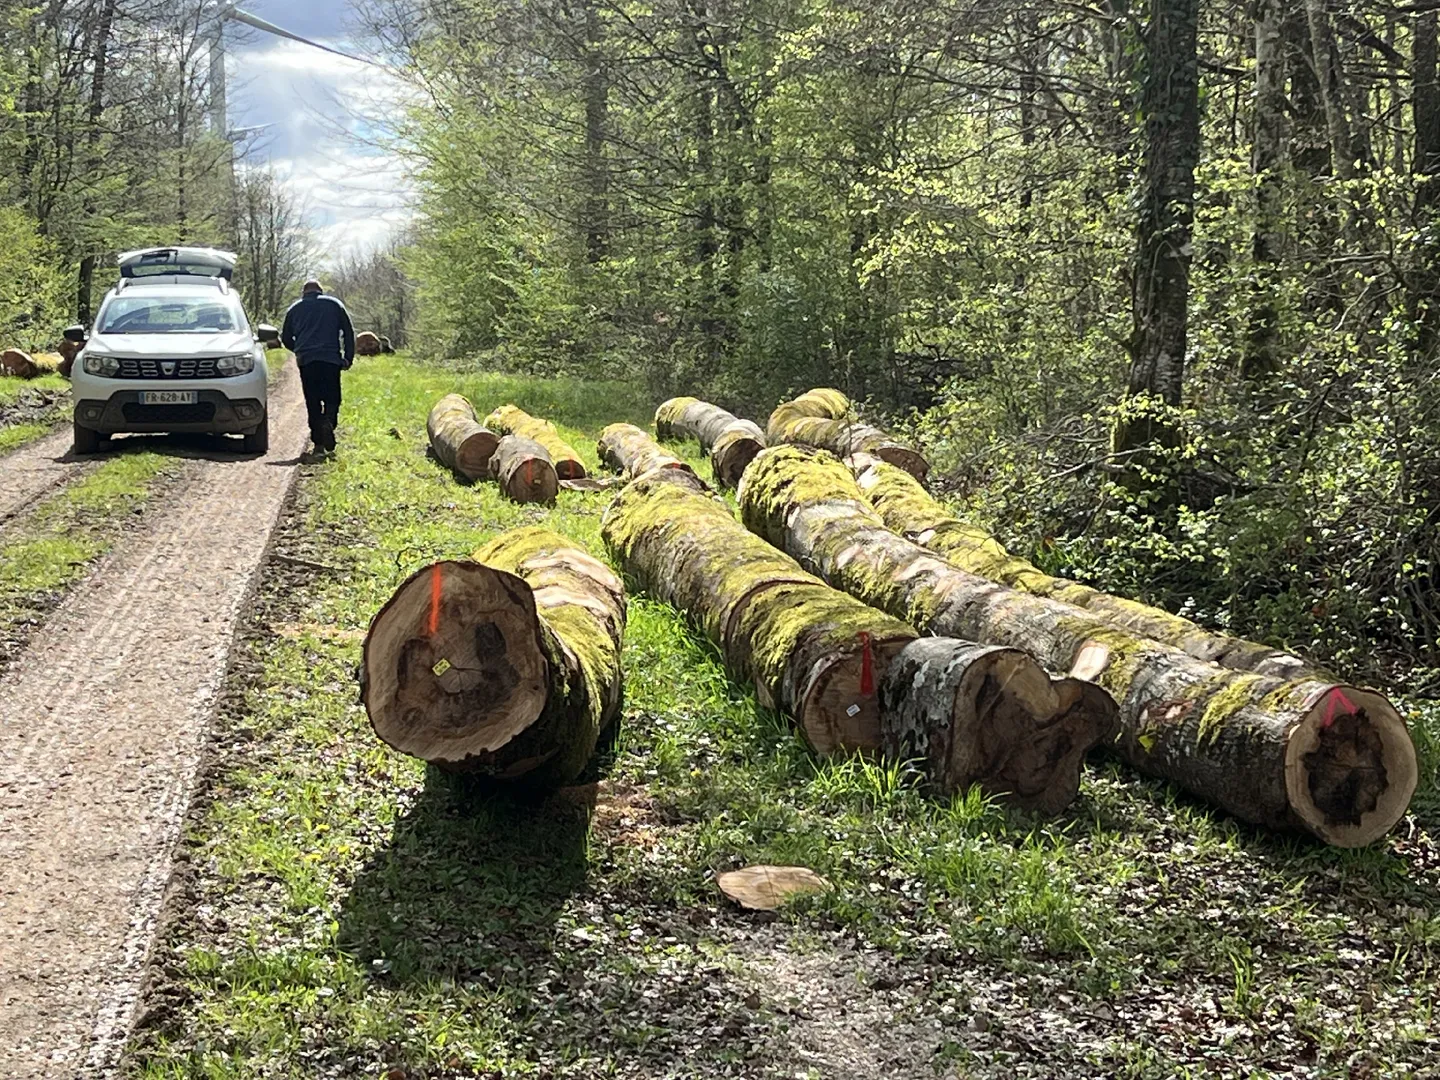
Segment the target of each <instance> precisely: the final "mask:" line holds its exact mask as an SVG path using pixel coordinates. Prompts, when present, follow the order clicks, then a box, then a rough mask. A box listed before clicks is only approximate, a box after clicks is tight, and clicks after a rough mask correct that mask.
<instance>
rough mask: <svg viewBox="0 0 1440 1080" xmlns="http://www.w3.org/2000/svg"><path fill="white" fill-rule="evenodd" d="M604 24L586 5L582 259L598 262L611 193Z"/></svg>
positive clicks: (606, 239) (590, 1)
mask: <svg viewBox="0 0 1440 1080" xmlns="http://www.w3.org/2000/svg"><path fill="white" fill-rule="evenodd" d="M604 44H605V24H604V23H603V22H602V21H601V17H600V9H599V6H598V5H597V4H596V3H595V2H594V0H587V3H586V4H585V48H584V51H583V54H582V60H583V63H584V65H585V79H584V98H585V170H584V171H585V209H584V217H585V258H586V261H587V262H590V263H598V262H600V261H601V260H602V259H604V258H605V255H606V254H607V253H608V251H609V249H610V193H609V176H608V169H607V167H606V162H605V141H606V134H605V128H606V117H607V114H608V112H609V108H610V80H609V77H608V74H607V71H606V61H605V54H604Z"/></svg>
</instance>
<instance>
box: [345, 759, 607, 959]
mask: <svg viewBox="0 0 1440 1080" xmlns="http://www.w3.org/2000/svg"><path fill="white" fill-rule="evenodd" d="M594 798H595V786H594V785H593V784H591V785H588V786H582V787H576V788H570V789H566V790H565V791H564V792H562V793H560V794H557V795H553V796H550V797H549V798H545V799H541V798H538V797H527V796H525V795H523V794H518V793H517V794H511V793H508V792H495V791H494V790H486V789H482V788H480V787H479V786H478V785H476V784H475V783H474V782H473V781H471V780H468V779H466V778H459V777H451V776H447V775H446V774H444V773H442V772H440V771H439V770H436V769H433V768H432V769H431V770H429V772H428V774H427V776H426V782H425V789H424V791H423V792H422V793H421V795H420V797H419V799H418V800H417V801H416V802H415V804H414V805H413V806H411V807H410V809H409V810H408V811H407V812H406V814H405V815H404V817H402V818H401V819H400V820H399V821H397V822H396V823H395V830H394V833H393V835H392V837H391V842H390V845H389V847H387V848H386V849H384V850H383V851H381V852H378V853H377V854H376V855H375V856H374V858H373V859H372V860H371V861H370V862H369V863H368V864H367V865H366V866H365V867H364V869H362V870H361V872H360V875H359V876H358V878H357V879H356V881H355V884H354V887H353V888H352V889H351V891H350V895H349V896H348V897H347V898H346V900H345V903H344V905H343V909H342V914H341V919H340V935H339V940H340V944H341V947H342V948H344V949H346V950H347V951H349V952H352V953H353V954H354V955H355V956H356V957H357V958H358V959H360V960H361V961H362V962H363V963H365V964H366V965H367V966H368V967H371V968H372V970H374V971H375V972H376V973H377V974H384V975H385V976H387V977H388V978H389V979H390V980H394V981H396V982H401V983H413V982H431V981H434V980H455V981H471V980H477V979H479V980H482V981H488V980H489V979H493V980H495V981H497V982H512V981H513V979H514V977H515V976H516V975H519V976H520V977H521V978H522V979H523V978H524V973H525V972H526V971H527V970H528V969H540V968H543V966H544V964H543V961H544V959H545V958H546V957H548V955H549V954H550V952H551V951H552V946H553V936H554V931H553V928H554V924H555V921H556V919H557V918H558V917H559V914H560V911H561V909H562V908H563V906H564V904H565V902H566V900H567V899H568V898H569V897H570V896H571V895H573V894H574V893H575V892H576V891H578V890H579V889H581V888H583V887H584V885H585V879H586V839H587V835H588V832H589V823H590V815H591V812H592V811H593V808H594Z"/></svg>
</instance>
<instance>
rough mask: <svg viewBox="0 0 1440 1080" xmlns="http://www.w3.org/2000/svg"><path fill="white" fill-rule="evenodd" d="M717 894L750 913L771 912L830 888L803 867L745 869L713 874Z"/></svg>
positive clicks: (816, 875)
mask: <svg viewBox="0 0 1440 1080" xmlns="http://www.w3.org/2000/svg"><path fill="white" fill-rule="evenodd" d="M715 883H716V884H717V885H719V886H720V891H721V892H722V893H724V894H725V895H726V896H728V897H729V898H730V899H731V900H733V901H735V903H737V904H739V905H740V906H741V907H743V908H748V909H750V910H751V911H774V910H776V909H777V908H779V907H780V906H781V905H783V904H784V903H785V902H786V901H788V900H790V899H791V898H792V897H796V896H805V895H808V894H810V893H817V892H825V891H826V890H828V889H829V888H830V887H831V886H830V882H828V881H826V880H825V879H824V878H823V877H821V876H820V875H819V874H817V873H815V871H814V870H810V869H807V868H806V867H804V866H747V867H745V868H744V869H742V870H731V871H728V872H727V873H724V874H716V875H715Z"/></svg>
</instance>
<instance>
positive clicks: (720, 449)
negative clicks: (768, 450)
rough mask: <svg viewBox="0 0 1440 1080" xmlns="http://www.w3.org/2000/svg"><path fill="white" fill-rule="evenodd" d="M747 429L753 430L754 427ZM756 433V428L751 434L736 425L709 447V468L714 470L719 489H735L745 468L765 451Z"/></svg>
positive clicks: (745, 428) (761, 440) (762, 442)
mask: <svg viewBox="0 0 1440 1080" xmlns="http://www.w3.org/2000/svg"><path fill="white" fill-rule="evenodd" d="M749 427H750V428H754V425H749ZM758 432H759V429H758V428H754V431H753V432H752V431H751V430H748V429H747V427H745V426H739V425H737V426H735V427H732V428H730V429H728V430H727V431H725V432H724V433H723V434H721V436H720V437H719V438H718V439H716V440H715V445H714V446H712V447H710V468H711V469H712V470H714V473H715V482H716V483H717V484H719V485H720V486H721V487H727V488H733V487H736V486H737V485H738V484H739V483H740V477H741V476H742V475H743V474H744V472H745V467H746V466H747V465H749V464H750V462H752V461H753V460H755V455H756V454H758V453H760V451H761V450H763V449H765V443H764V440H763V439H762V438H760V437H759V436H758Z"/></svg>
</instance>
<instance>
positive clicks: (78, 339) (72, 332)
mask: <svg viewBox="0 0 1440 1080" xmlns="http://www.w3.org/2000/svg"><path fill="white" fill-rule="evenodd" d="M62 336H63V337H64V338H65V340H66V341H73V342H74V343H75V344H76V345H84V344H85V327H83V326H81V325H80V324H79V323H76V324H75V325H74V326H67V327H66V328H65V332H64V334H63V335H62Z"/></svg>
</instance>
